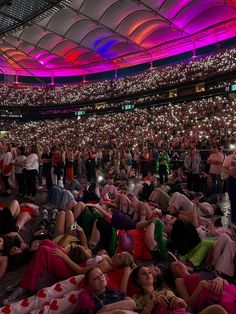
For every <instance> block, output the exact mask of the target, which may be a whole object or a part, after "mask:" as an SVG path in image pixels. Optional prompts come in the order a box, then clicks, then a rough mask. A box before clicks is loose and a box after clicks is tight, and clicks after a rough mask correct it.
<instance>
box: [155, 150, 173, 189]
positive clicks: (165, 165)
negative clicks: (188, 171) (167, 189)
mask: <svg viewBox="0 0 236 314" xmlns="http://www.w3.org/2000/svg"><path fill="white" fill-rule="evenodd" d="M169 161H170V158H169V156H168V154H167V152H166V149H165V147H162V150H161V152H160V155H159V162H158V171H159V176H160V183H161V184H162V183H163V182H167V181H168V173H169Z"/></svg>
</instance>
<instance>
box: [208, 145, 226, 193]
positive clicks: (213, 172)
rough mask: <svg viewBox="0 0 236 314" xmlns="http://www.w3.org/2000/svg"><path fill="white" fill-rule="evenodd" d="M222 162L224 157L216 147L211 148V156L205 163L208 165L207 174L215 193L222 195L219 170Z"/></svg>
mask: <svg viewBox="0 0 236 314" xmlns="http://www.w3.org/2000/svg"><path fill="white" fill-rule="evenodd" d="M223 161H224V155H223V154H222V153H221V152H220V151H219V149H218V147H217V145H215V144H214V145H212V146H211V155H210V156H209V158H208V160H207V163H208V164H209V165H210V171H209V174H210V176H211V177H212V180H213V182H214V186H215V187H216V192H217V193H219V194H222V180H221V168H222V164H223Z"/></svg>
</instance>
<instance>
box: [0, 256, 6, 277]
mask: <svg viewBox="0 0 236 314" xmlns="http://www.w3.org/2000/svg"><path fill="white" fill-rule="evenodd" d="M7 264H8V263H7V256H0V279H1V278H2V277H3V276H4V275H5V273H6V270H7Z"/></svg>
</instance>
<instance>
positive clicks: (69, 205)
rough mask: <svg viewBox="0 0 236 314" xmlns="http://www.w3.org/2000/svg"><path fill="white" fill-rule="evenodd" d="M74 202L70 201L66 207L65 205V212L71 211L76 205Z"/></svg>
mask: <svg viewBox="0 0 236 314" xmlns="http://www.w3.org/2000/svg"><path fill="white" fill-rule="evenodd" d="M76 204H77V203H76V201H75V200H70V201H69V202H68V203H67V205H66V210H72V211H73V207H74V206H75V205H76Z"/></svg>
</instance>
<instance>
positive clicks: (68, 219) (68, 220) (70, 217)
mask: <svg viewBox="0 0 236 314" xmlns="http://www.w3.org/2000/svg"><path fill="white" fill-rule="evenodd" d="M74 221H75V218H74V215H73V213H72V211H71V210H67V211H66V213H65V231H66V230H67V229H68V228H70V226H71V225H72V224H73V222H74Z"/></svg>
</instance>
